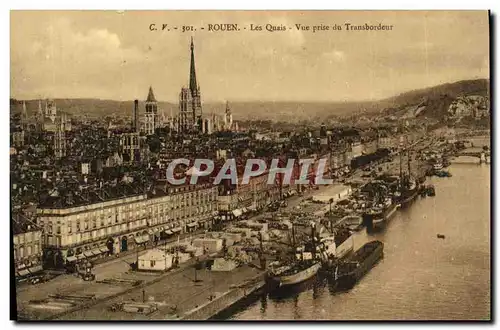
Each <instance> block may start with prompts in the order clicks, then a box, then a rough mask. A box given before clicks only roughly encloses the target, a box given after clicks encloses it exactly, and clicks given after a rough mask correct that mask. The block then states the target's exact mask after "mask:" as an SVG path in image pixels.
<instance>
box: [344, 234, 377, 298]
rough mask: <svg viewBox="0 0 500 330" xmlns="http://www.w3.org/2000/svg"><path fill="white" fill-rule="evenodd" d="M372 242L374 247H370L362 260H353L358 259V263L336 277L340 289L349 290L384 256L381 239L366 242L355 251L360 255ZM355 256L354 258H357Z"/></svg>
mask: <svg viewBox="0 0 500 330" xmlns="http://www.w3.org/2000/svg"><path fill="white" fill-rule="evenodd" d="M369 244H372V245H373V248H371V249H370V251H369V252H368V253H365V255H364V256H363V257H362V258H361V260H351V261H356V262H357V265H356V267H355V268H354V269H352V270H350V271H349V272H343V273H340V274H338V276H337V277H336V286H337V288H339V289H344V290H349V289H352V288H353V287H354V285H356V283H357V282H358V281H359V280H360V279H361V278H362V277H363V276H364V275H365V274H366V273H368V271H369V270H370V269H371V268H373V266H375V264H377V262H378V261H379V260H380V259H382V258H383V257H384V244H383V243H382V242H380V241H374V242H370V243H367V244H365V245H364V246H363V247H361V248H360V249H359V250H358V251H356V253H355V257H356V255H359V252H360V251H361V250H362V249H366V247H367V246H368V245H369ZM355 257H354V258H353V259H355Z"/></svg>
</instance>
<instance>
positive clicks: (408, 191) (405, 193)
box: [398, 176, 419, 207]
mask: <svg viewBox="0 0 500 330" xmlns="http://www.w3.org/2000/svg"><path fill="white" fill-rule="evenodd" d="M418 191H419V189H418V184H417V182H416V181H415V180H414V179H413V178H412V177H410V176H403V178H402V180H401V188H400V191H399V196H398V204H399V205H400V206H401V207H406V206H408V205H409V204H410V203H411V202H413V201H414V200H415V198H417V196H418Z"/></svg>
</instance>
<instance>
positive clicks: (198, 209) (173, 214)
mask: <svg viewBox="0 0 500 330" xmlns="http://www.w3.org/2000/svg"><path fill="white" fill-rule="evenodd" d="M216 212H217V187H215V186H213V185H209V184H201V185H196V186H195V185H185V186H179V187H173V186H172V187H165V188H164V189H163V190H159V189H155V191H154V193H153V194H151V195H147V194H141V195H136V196H130V197H125V198H120V199H114V200H109V201H103V202H102V203H95V204H91V205H82V206H75V207H70V208H64V209H38V210H37V214H38V219H37V223H38V225H39V226H40V228H42V232H43V238H42V241H43V245H44V260H43V262H44V265H45V266H46V268H52V269H53V268H56V269H61V268H65V267H67V266H68V265H69V264H70V263H74V262H77V261H79V260H81V259H89V260H92V259H95V258H99V257H102V256H106V255H113V254H117V253H121V252H126V251H129V250H134V249H137V248H139V246H141V245H145V244H154V243H157V242H158V241H160V240H162V239H168V238H169V237H171V236H174V235H177V234H181V233H185V232H190V231H194V230H196V229H197V228H200V227H203V228H208V227H209V225H210V220H211V219H212V217H213V216H214V215H215V213H216Z"/></svg>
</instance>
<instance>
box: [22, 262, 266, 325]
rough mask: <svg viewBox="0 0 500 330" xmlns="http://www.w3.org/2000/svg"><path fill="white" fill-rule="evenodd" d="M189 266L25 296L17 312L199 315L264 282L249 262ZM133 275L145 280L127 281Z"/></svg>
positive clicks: (96, 316)
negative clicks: (218, 267) (224, 267)
mask: <svg viewBox="0 0 500 330" xmlns="http://www.w3.org/2000/svg"><path fill="white" fill-rule="evenodd" d="M192 266H193V263H192V262H191V263H189V262H188V263H187V264H186V265H185V266H184V267H182V268H179V269H174V270H173V271H170V272H167V273H164V274H158V275H155V274H148V273H144V274H141V273H140V272H137V273H135V272H129V273H127V274H124V275H125V276H123V277H122V279H123V281H122V282H117V283H116V284H115V283H99V282H92V283H82V285H81V286H79V287H76V288H75V287H73V286H72V287H68V288H65V289H64V290H59V292H58V294H57V295H54V294H51V295H49V298H48V299H46V300H44V301H33V300H30V301H27V302H25V303H24V304H23V305H24V309H23V310H22V312H21V314H22V315H25V317H29V319H30V320H33V319H38V320H103V319H106V320H130V319H133V320H182V319H186V320H194V319H196V320H204V319H208V318H210V317H212V316H214V315H215V314H217V313H219V312H220V311H222V310H224V309H225V308H227V307H229V306H231V305H232V304H234V303H236V302H237V301H239V300H240V299H242V298H244V297H245V296H247V295H249V294H251V293H252V292H254V291H255V290H257V289H260V288H261V287H262V286H263V285H264V280H263V274H264V272H263V271H261V270H259V269H256V268H255V267H251V266H248V265H245V266H242V267H238V268H236V269H234V270H232V271H228V272H223V271H220V272H217V271H210V270H206V269H202V270H195V269H194V267H192ZM195 272H196V274H195ZM147 277H150V279H147ZM132 278H142V279H144V283H143V284H141V285H138V286H131V285H130V284H129V283H130V282H129V281H130V279H132ZM127 279H128V280H129V281H127Z"/></svg>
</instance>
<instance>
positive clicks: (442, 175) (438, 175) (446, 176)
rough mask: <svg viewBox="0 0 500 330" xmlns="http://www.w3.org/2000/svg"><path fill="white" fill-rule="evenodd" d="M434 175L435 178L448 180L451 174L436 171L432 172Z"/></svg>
mask: <svg viewBox="0 0 500 330" xmlns="http://www.w3.org/2000/svg"><path fill="white" fill-rule="evenodd" d="M434 175H436V176H437V177H440V178H449V177H451V173H450V172H448V171H444V170H443V171H436V172H434Z"/></svg>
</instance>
